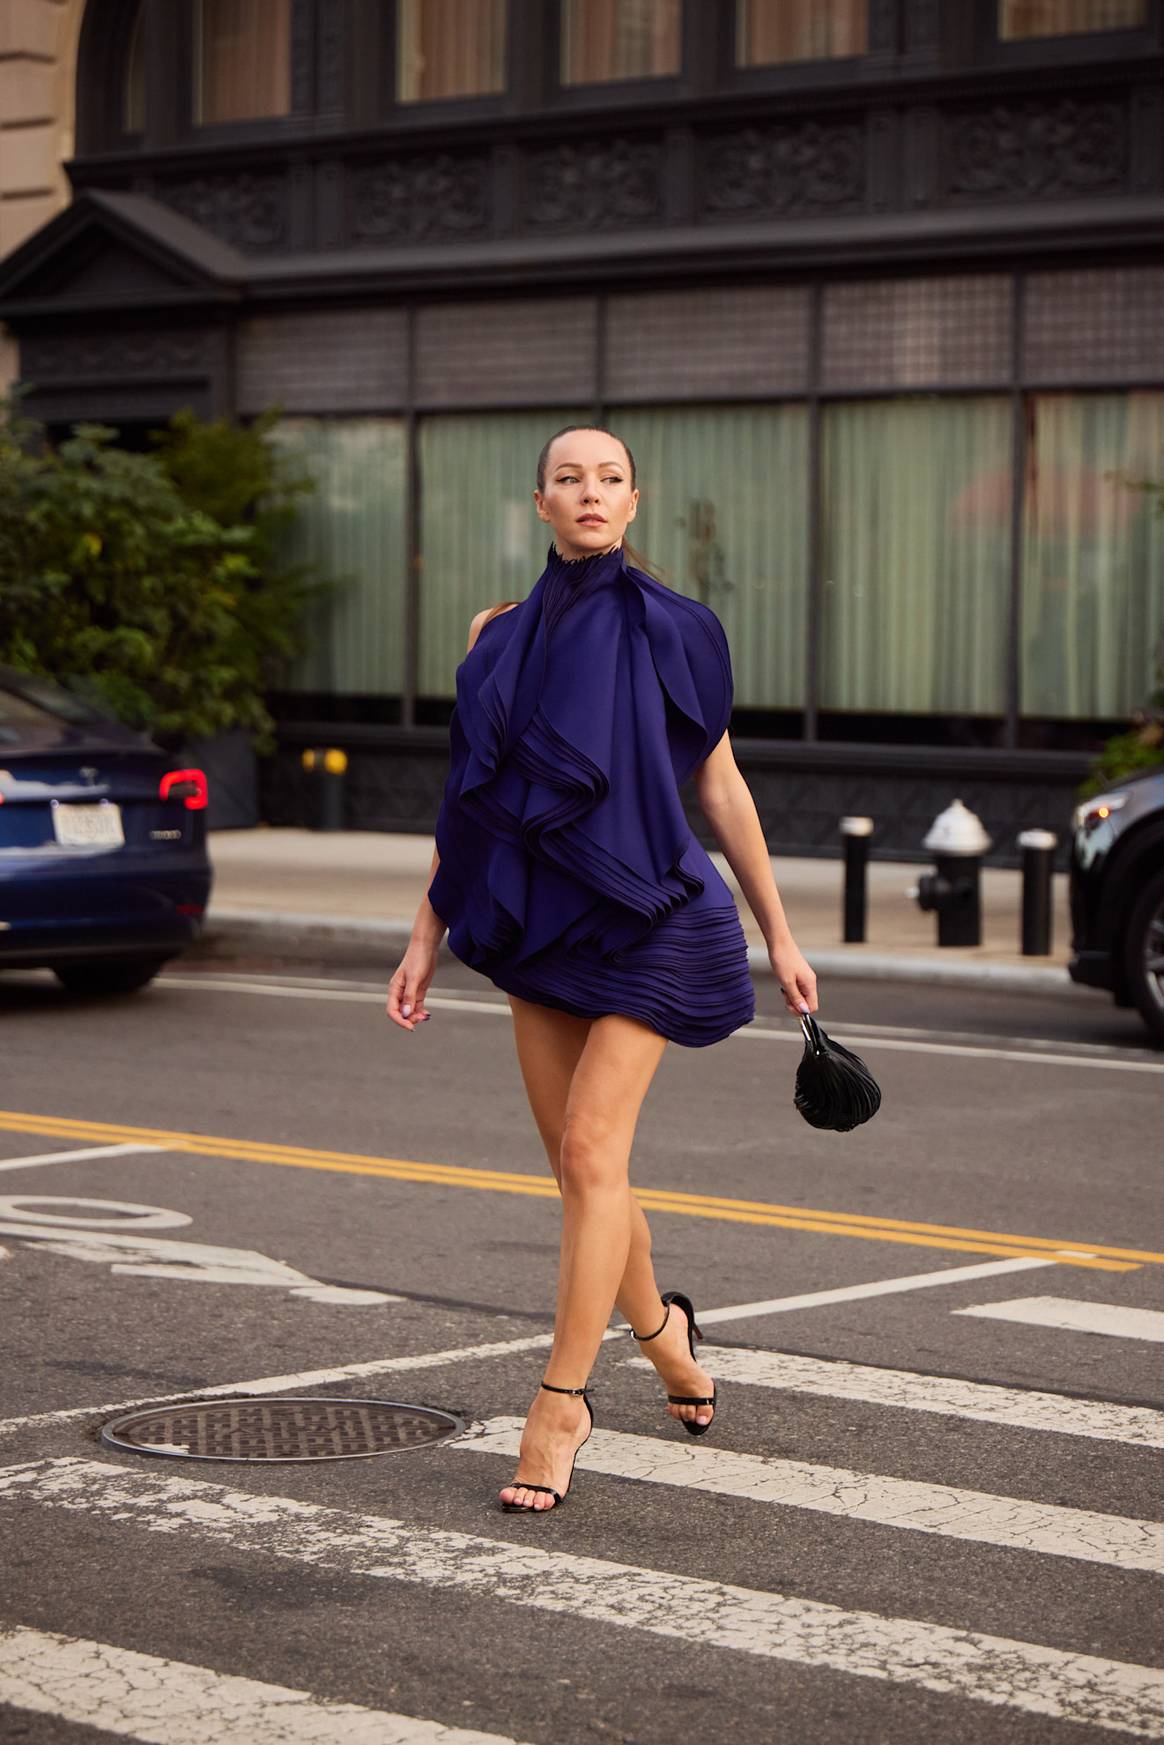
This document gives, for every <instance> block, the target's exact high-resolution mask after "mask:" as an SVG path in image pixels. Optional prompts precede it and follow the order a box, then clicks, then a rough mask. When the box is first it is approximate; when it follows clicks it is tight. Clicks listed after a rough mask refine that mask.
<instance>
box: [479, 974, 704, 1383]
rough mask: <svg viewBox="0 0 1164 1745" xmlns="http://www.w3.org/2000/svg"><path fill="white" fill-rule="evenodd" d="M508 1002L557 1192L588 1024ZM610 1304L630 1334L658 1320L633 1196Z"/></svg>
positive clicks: (647, 1247) (643, 1229)
mask: <svg viewBox="0 0 1164 1745" xmlns="http://www.w3.org/2000/svg"><path fill="white" fill-rule="evenodd" d="M508 998H509V1004H510V1009H511V1011H512V1012H513V1034H514V1041H515V1043H516V1045H517V1057H518V1062H519V1064H520V1067H521V1075H522V1079H523V1081H524V1084H525V1090H526V1095H527V1097H528V1098H529V1105H530V1108H531V1110H532V1111H533V1118H534V1122H535V1124H536V1126H537V1129H538V1132H539V1134H540V1135H541V1140H542V1144H543V1145H544V1146H545V1148H546V1155H547V1157H548V1158H549V1160H550V1168H551V1170H552V1171H553V1173H554V1178H555V1180H556V1181H557V1183H558V1186H559V1187H561V1184H562V1161H561V1159H562V1135H563V1133H564V1131H565V1126H566V1099H567V1097H568V1096H569V1094H570V1081H571V1079H572V1078H573V1077H574V1071H575V1069H576V1067H577V1065H578V1061H579V1059H580V1058H581V1054H582V1050H583V1048H584V1047H585V1046H586V1038H587V1036H588V1035H589V1034H590V1026H591V1024H592V1023H593V1022H594V1020H593V1019H592V1018H576V1017H575V1016H574V1015H573V1013H571V1012H559V1011H558V1010H557V1009H556V1008H555V1007H553V1006H539V1005H535V1004H534V1003H533V1002H532V1001H529V1000H522V999H519V998H518V997H517V995H516V994H510V995H509V996H508ZM615 1302H616V1304H617V1306H618V1310H619V1313H620V1314H621V1315H622V1317H623V1320H624V1321H627V1322H629V1324H630V1325H631V1326H632V1327H634V1328H635V1329H636V1330H637V1329H639V1328H640V1327H641V1329H642V1331H643V1332H644V1333H651V1332H653V1331H654V1329H655V1328H656V1327H657V1326H658V1325H659V1322H660V1321H661V1320H662V1318H663V1306H662V1303H661V1302H660V1300H659V1289H658V1286H657V1285H656V1283H655V1271H654V1267H653V1266H652V1264H651V1232H650V1229H649V1227H648V1224H647V1219H646V1214H645V1213H644V1211H643V1208H642V1207H641V1206H640V1205H639V1203H638V1201H637V1200H636V1199H635V1198H634V1196H633V1195H632V1196H631V1240H630V1253H629V1256H628V1258H627V1264H626V1267H625V1269H624V1271H623V1275H622V1278H621V1279H620V1280H619V1286H618V1292H617V1295H616V1297H615ZM644 1311H645V1314H644ZM639 1317H644V1318H642V1319H640V1318H639ZM682 1319H683V1317H682V1316H680V1320H681V1321H682ZM685 1324H686V1323H684V1325H685ZM653 1343H654V1341H652V1344H653ZM672 1391H674V1392H676V1393H680V1392H683V1391H690V1392H693V1393H694V1392H698V1389H695V1388H692V1389H690V1390H684V1389H680V1388H675V1389H674V1390H672Z"/></svg>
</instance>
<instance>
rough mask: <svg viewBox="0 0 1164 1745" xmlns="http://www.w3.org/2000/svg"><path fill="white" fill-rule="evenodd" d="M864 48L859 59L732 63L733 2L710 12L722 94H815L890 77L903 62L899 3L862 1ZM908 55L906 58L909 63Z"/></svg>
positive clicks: (735, 4)
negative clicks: (802, 91) (808, 89)
mask: <svg viewBox="0 0 1164 1745" xmlns="http://www.w3.org/2000/svg"><path fill="white" fill-rule="evenodd" d="M866 6H867V11H868V44H869V46H868V48H867V49H866V50H865V53H864V54H860V55H826V56H824V57H822V58H820V59H817V60H806V61H775V62H773V63H772V64H771V65H768V66H759V67H740V66H737V65H736V59H735V55H736V19H737V12H738V0H724V3H723V4H721V5H718V6H717V7H716V8H715V21H716V38H717V40H716V52H715V69H716V73H715V83H716V89H717V90H719V91H723V92H727V93H740V92H745V91H756V92H759V91H788V90H796V89H798V88H800V87H801V86H804V87H811V88H812V89H814V90H820V89H821V88H822V87H823V86H828V85H840V86H844V85H855V84H864V83H867V82H870V83H872V82H876V81H878V80H883V79H885V78H886V77H887V76H889V75H892V74H893V73H895V72H896V71H897V69H898V63H899V61H901V60H902V59H904V58H905V54H904V49H905V35H904V26H905V20H904V17H903V13H904V11H905V6H904V5H903V0H882V3H880V4H879V3H878V0H866ZM912 58H913V57H911V59H912Z"/></svg>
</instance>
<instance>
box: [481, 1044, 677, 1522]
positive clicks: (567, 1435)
mask: <svg viewBox="0 0 1164 1745" xmlns="http://www.w3.org/2000/svg"><path fill="white" fill-rule="evenodd" d="M666 1046H667V1039H666V1037H665V1036H662V1035H660V1034H659V1032H658V1031H657V1030H654V1029H652V1028H651V1026H650V1025H649V1024H644V1023H642V1022H640V1020H638V1019H637V1018H627V1017H624V1016H623V1015H622V1014H620V1013H612V1014H608V1015H607V1016H605V1017H602V1018H595V1019H593V1020H591V1021H590V1026H589V1030H588V1032H587V1035H586V1040H585V1042H584V1043H583V1045H582V1049H581V1052H580V1054H579V1055H578V1059H577V1063H576V1065H575V1067H574V1071H573V1073H572V1075H571V1077H570V1082H569V1088H568V1090H567V1093H566V1107H565V1114H564V1118H563V1123H562V1143H561V1151H560V1155H559V1171H558V1180H559V1183H560V1186H561V1192H562V1244H561V1262H560V1269H559V1283H558V1305H557V1314H556V1317H555V1322H554V1344H553V1348H552V1350H551V1352H550V1356H549V1360H548V1362H547V1364H546V1369H545V1379H546V1381H547V1382H552V1383H554V1384H556V1385H557V1386H559V1387H563V1388H574V1387H581V1386H582V1384H583V1383H584V1382H586V1381H587V1380H588V1379H589V1376H590V1371H591V1368H592V1367H593V1364H594V1359H595V1357H596V1356H597V1353H598V1348H599V1346H600V1345H601V1343H602V1336H603V1334H604V1332H605V1331H606V1328H607V1324H608V1323H609V1320H610V1311H611V1309H612V1308H613V1307H614V1300H615V1296H616V1294H617V1292H618V1290H619V1286H620V1283H621V1281H622V1278H623V1274H624V1272H625V1271H626V1267H627V1262H628V1260H629V1258H630V1247H631V1228H632V1217H631V1208H632V1204H633V1200H632V1196H631V1191H630V1181H629V1175H628V1172H629V1165H630V1151H631V1143H632V1141H633V1139H634V1131H635V1126H636V1124H637V1121H638V1116H639V1109H640V1107H641V1106H642V1101H643V1098H644V1096H645V1095H646V1092H647V1089H648V1087H649V1085H650V1082H651V1078H652V1076H653V1074H654V1071H655V1068H656V1066H657V1065H658V1063H659V1061H660V1059H661V1058H662V1054H663V1050H664V1049H665V1047H666ZM654 1298H655V1304H656V1306H658V1293H657V1292H655V1293H654ZM630 1309H631V1314H632V1315H633V1314H636V1313H638V1314H640V1315H641V1313H642V1312H644V1311H645V1312H650V1310H649V1306H648V1305H646V1304H637V1305H636V1304H634V1303H632V1304H631V1305H630ZM632 1324H633V1323H632ZM588 1422H589V1419H588V1416H587V1412H586V1408H585V1404H584V1402H583V1401H582V1400H581V1399H580V1398H578V1397H576V1396H572V1395H568V1394H558V1393H547V1392H545V1391H544V1390H542V1389H539V1390H538V1393H537V1394H536V1396H535V1398H534V1401H533V1404H532V1406H531V1407H530V1410H529V1415H528V1417H527V1418H526V1424H525V1430H524V1432H523V1434H522V1439H521V1454H520V1459H519V1462H518V1471H519V1472H520V1474H521V1477H522V1478H523V1479H526V1480H528V1481H529V1483H530V1484H545V1485H553V1487H554V1488H555V1489H556V1490H557V1491H559V1492H562V1491H564V1489H565V1486H566V1484H567V1482H568V1479H569V1473H570V1464H571V1461H572V1459H573V1455H574V1450H575V1449H576V1448H577V1446H578V1444H579V1442H580V1440H581V1437H580V1435H579V1431H580V1430H582V1429H583V1428H584V1427H585V1426H586V1425H587V1424H588ZM501 1500H502V1502H505V1503H510V1502H513V1503H518V1504H520V1505H522V1506H532V1507H534V1508H546V1507H547V1506H548V1507H550V1508H552V1507H553V1506H554V1505H553V1499H552V1497H550V1496H549V1495H547V1494H546V1493H545V1492H542V1491H531V1490H528V1489H527V1488H526V1487H525V1486H524V1485H523V1484H521V1483H520V1482H515V1483H511V1484H508V1485H506V1486H505V1487H504V1488H503V1489H502V1491H501Z"/></svg>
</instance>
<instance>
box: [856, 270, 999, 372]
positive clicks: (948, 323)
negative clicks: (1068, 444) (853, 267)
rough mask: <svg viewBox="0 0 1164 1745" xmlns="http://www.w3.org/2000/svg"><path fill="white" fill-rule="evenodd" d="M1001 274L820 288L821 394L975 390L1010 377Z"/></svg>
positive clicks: (874, 281)
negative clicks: (871, 390)
mask: <svg viewBox="0 0 1164 1745" xmlns="http://www.w3.org/2000/svg"><path fill="white" fill-rule="evenodd" d="M1011 304H1012V294H1011V280H1010V277H1009V275H1007V274H1004V273H984V274H976V275H970V274H960V275H958V276H956V277H954V276H950V277H947V278H925V279H873V280H860V281H847V282H846V283H844V284H839V285H826V287H825V290H824V319H823V327H824V334H823V345H822V349H823V356H822V358H821V385H822V386H823V387H825V388H904V387H930V386H932V387H960V386H970V385H973V386H980V385H985V384H987V383H993V382H1003V381H1005V380H1006V379H1007V378H1008V377H1009V375H1010V345H1011Z"/></svg>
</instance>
